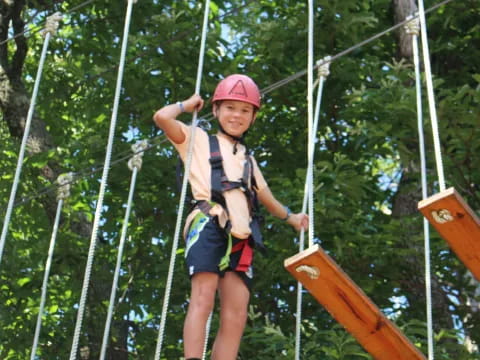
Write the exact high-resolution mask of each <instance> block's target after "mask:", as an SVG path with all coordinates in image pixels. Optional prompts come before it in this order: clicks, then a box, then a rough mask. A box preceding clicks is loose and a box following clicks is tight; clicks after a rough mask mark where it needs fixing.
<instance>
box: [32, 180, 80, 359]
mask: <svg viewBox="0 0 480 360" xmlns="http://www.w3.org/2000/svg"><path fill="white" fill-rule="evenodd" d="M72 179H73V174H72V173H68V174H63V175H60V176H59V177H58V179H57V182H58V184H59V185H60V187H59V188H58V194H57V200H58V204H57V213H56V215H55V221H54V224H53V230H52V237H51V238H50V246H49V248H48V256H47V262H46V263H45V273H44V275H43V284H42V294H41V296H40V307H39V309H38V317H37V325H36V326H35V335H34V337H33V345H32V352H31V353H30V359H31V360H35V355H36V353H37V347H38V339H39V338H40V329H41V327H42V316H43V311H44V309H45V302H46V299H47V287H48V279H49V277H50V268H51V265H52V259H53V251H54V249H55V243H56V241H57V234H58V225H59V223H60V216H61V213H62V207H63V202H64V200H65V199H66V198H67V197H69V196H70V183H71V181H72Z"/></svg>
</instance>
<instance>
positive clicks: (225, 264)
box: [218, 232, 232, 271]
mask: <svg viewBox="0 0 480 360" xmlns="http://www.w3.org/2000/svg"><path fill="white" fill-rule="evenodd" d="M231 253H232V234H231V233H230V232H229V233H228V245H227V252H226V253H225V256H224V257H222V259H221V260H220V264H219V265H218V268H219V269H220V271H223V270H225V269H226V268H227V267H228V265H229V264H230V254H231Z"/></svg>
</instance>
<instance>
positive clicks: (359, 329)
mask: <svg viewBox="0 0 480 360" xmlns="http://www.w3.org/2000/svg"><path fill="white" fill-rule="evenodd" d="M284 265H285V268H286V269H287V270H288V271H289V272H290V273H291V274H292V275H293V276H294V277H295V278H296V279H297V280H298V281H300V282H301V283H302V284H303V285H304V287H305V288H306V289H307V290H308V291H309V292H310V293H311V294H312V296H313V297H314V298H315V299H316V300H317V301H318V302H319V303H320V304H322V305H323V306H324V307H325V308H326V309H327V310H328V312H329V313H330V314H331V315H332V316H333V317H334V318H335V319H336V320H337V321H338V322H339V323H340V324H342V325H343V326H344V327H345V329H346V330H347V331H349V332H350V333H351V334H352V335H353V336H354V337H355V338H356V339H357V341H358V342H359V343H360V344H361V345H362V346H363V347H364V348H365V350H366V351H368V352H369V353H370V354H371V355H372V356H373V357H374V358H375V359H379V360H416V359H425V356H424V355H423V354H422V353H421V352H420V351H419V350H418V349H417V348H416V347H415V346H414V345H413V344H412V343H411V342H410V341H409V340H408V339H407V337H406V336H405V335H403V334H402V333H401V332H400V330H399V329H398V328H397V327H396V326H395V324H393V323H392V322H391V321H390V320H388V319H387V318H386V317H385V315H383V313H382V312H381V311H380V310H379V309H378V308H377V307H376V306H375V304H373V302H372V301H371V300H370V299H369V298H368V297H367V296H366V295H365V294H364V293H363V291H362V290H361V289H360V288H359V287H358V286H357V285H355V283H354V282H353V281H352V280H351V279H350V278H349V277H348V275H347V274H345V272H343V270H342V269H341V268H340V267H339V266H338V265H337V264H336V263H335V262H334V261H333V260H332V258H330V256H328V255H327V254H326V253H325V252H324V251H323V250H322V249H321V248H320V247H319V246H318V245H314V246H312V247H310V248H308V249H307V250H305V251H302V252H301V253H299V254H297V255H295V256H292V257H290V258H288V259H286V260H285V263H284Z"/></svg>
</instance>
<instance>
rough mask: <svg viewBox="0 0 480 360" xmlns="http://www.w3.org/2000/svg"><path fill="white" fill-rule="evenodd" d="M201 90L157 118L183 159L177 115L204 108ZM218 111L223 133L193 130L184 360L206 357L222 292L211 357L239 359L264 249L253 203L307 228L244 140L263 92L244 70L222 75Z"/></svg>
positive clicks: (184, 130)
mask: <svg viewBox="0 0 480 360" xmlns="http://www.w3.org/2000/svg"><path fill="white" fill-rule="evenodd" d="M203 104H204V102H203V100H202V98H201V97H200V96H199V95H193V96H191V97H190V98H188V99H186V100H184V101H182V102H178V103H176V104H171V105H167V106H165V107H163V108H161V109H160V110H158V111H157V112H156V113H155V115H154V117H153V118H154V121H155V124H156V125H157V126H158V127H159V128H161V129H162V130H163V131H164V132H165V134H166V135H167V137H168V138H169V140H170V141H171V142H172V144H173V145H174V146H175V148H176V149H177V150H178V152H179V154H180V157H181V158H182V160H183V161H185V159H186V156H187V150H188V143H189V137H190V126H187V125H185V124H183V123H182V122H180V121H177V120H176V117H177V116H178V115H179V114H181V113H182V112H189V113H192V112H194V111H195V110H197V111H200V110H201V109H202V107H203ZM212 104H213V114H214V115H215V117H216V118H217V119H218V121H219V125H220V126H219V127H220V131H219V132H218V133H217V134H216V135H215V136H209V135H208V134H207V133H206V132H205V131H203V130H202V129H200V128H198V129H196V130H195V143H194V144H193V157H192V162H191V167H190V177H189V181H190V185H191V189H192V193H193V197H194V199H195V200H196V206H195V208H194V210H193V211H192V212H191V213H190V214H189V215H188V217H187V221H186V225H185V230H186V231H185V237H186V251H185V256H186V263H187V268H188V271H189V275H190V277H191V297H190V304H189V307H188V312H187V316H186V319H185V324H184V330H183V337H184V355H185V359H186V360H189V359H190V360H196V359H201V358H202V354H203V346H204V341H205V327H206V322H207V319H208V316H209V314H210V312H211V311H212V309H213V307H214V302H215V294H216V292H217V290H218V292H219V296H220V327H219V330H218V333H217V336H216V339H215V342H214V344H213V349H212V359H213V360H235V359H236V358H237V353H238V349H239V346H240V340H241V337H242V334H243V330H244V328H245V324H246V321H247V311H248V302H249V298H250V287H251V280H252V277H253V270H252V260H253V248H254V247H259V248H262V247H263V244H262V239H261V235H260V233H259V226H258V221H257V216H256V215H257V214H256V211H255V209H256V202H257V201H256V200H257V199H258V200H259V201H260V203H261V204H262V205H264V206H265V207H266V209H267V210H268V211H269V212H270V214H272V215H273V216H276V217H278V218H280V219H282V220H284V221H286V222H287V223H288V224H290V225H291V226H292V227H294V228H295V230H297V231H300V230H301V229H302V228H303V229H306V228H307V227H308V216H307V215H306V214H300V213H299V214H293V213H291V212H290V210H289V209H288V207H286V206H283V205H282V204H281V203H280V202H279V201H278V200H277V199H276V198H275V197H274V196H273V194H272V192H271V191H270V189H269V187H268V185H267V183H266V181H265V179H264V178H263V175H262V173H261V171H260V169H259V167H258V165H257V163H256V161H255V159H254V158H253V156H251V155H250V154H249V153H248V150H247V148H246V146H245V145H244V141H243V140H244V139H243V137H244V135H245V133H246V132H247V130H248V129H249V128H250V127H251V126H252V125H253V123H254V122H255V118H256V116H257V111H258V109H259V108H260V91H259V90H258V87H257V85H256V84H255V83H254V81H253V80H252V79H251V78H249V77H248V76H245V75H239V74H235V75H230V76H228V77H227V78H225V79H224V80H222V81H221V82H220V83H219V84H218V85H217V88H216V89H215V93H214V95H213V98H212Z"/></svg>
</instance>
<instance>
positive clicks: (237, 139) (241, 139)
mask: <svg viewBox="0 0 480 360" xmlns="http://www.w3.org/2000/svg"><path fill="white" fill-rule="evenodd" d="M218 128H219V130H220V132H221V133H223V134H225V135H227V136H228V137H229V138H230V139H232V140H233V141H234V145H233V154H234V155H235V154H236V153H237V150H238V149H237V145H238V143H240V144H242V145H243V146H245V152H246V153H247V154H248V153H249V151H248V147H247V144H246V143H245V136H246V135H247V133H248V130H247V131H245V132H244V133H243V134H242V136H234V135H231V134H229V133H228V132H226V131H225V129H224V128H223V127H222V124H220V122H218Z"/></svg>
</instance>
